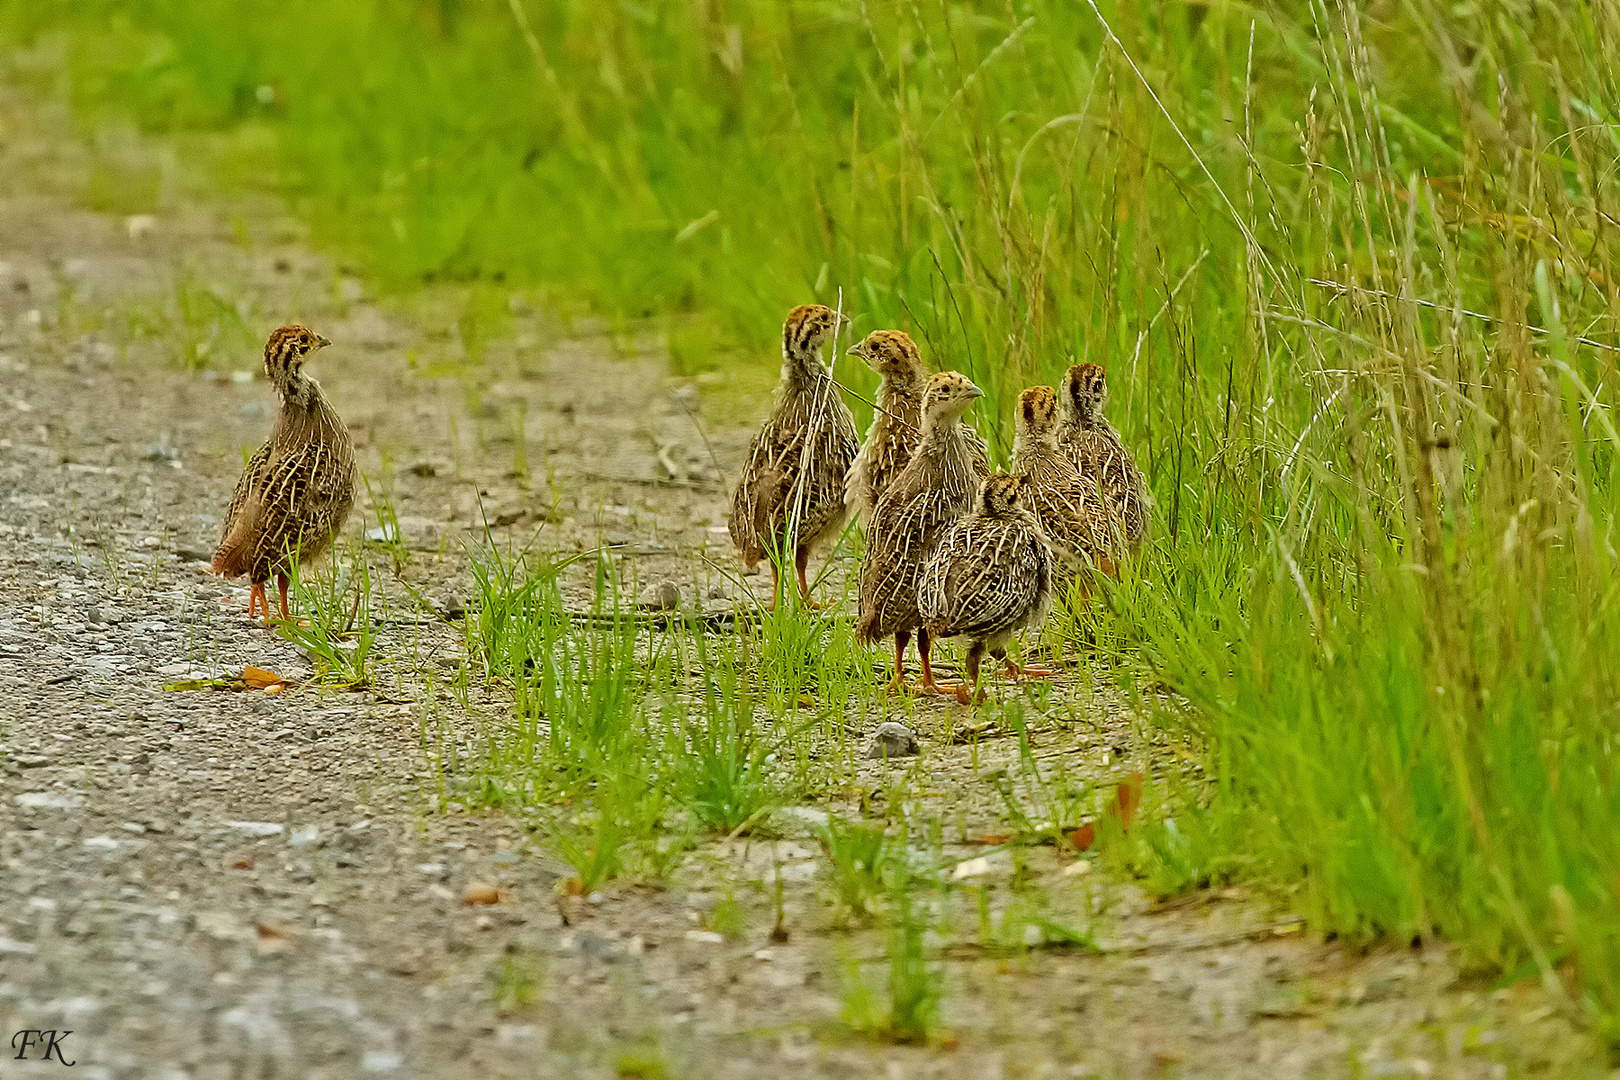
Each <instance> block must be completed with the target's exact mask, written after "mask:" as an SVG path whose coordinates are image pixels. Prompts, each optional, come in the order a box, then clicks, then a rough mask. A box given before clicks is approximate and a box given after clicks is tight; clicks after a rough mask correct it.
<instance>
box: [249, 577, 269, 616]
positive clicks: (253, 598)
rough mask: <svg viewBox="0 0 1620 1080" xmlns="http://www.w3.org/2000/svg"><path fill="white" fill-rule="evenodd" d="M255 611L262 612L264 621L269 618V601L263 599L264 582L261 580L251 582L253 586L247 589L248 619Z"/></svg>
mask: <svg viewBox="0 0 1620 1080" xmlns="http://www.w3.org/2000/svg"><path fill="white" fill-rule="evenodd" d="M255 611H262V612H264V618H265V621H266V622H268V621H269V620H270V601H269V600H267V599H265V595H264V582H262V581H255V582H254V583H253V587H252V588H251V589H249V590H248V619H249V620H251V619H252V618H253V613H254V612H255Z"/></svg>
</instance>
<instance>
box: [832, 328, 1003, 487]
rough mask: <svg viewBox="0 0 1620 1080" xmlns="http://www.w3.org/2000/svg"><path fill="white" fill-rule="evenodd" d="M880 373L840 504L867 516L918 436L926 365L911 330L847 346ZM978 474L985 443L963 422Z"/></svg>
mask: <svg viewBox="0 0 1620 1080" xmlns="http://www.w3.org/2000/svg"><path fill="white" fill-rule="evenodd" d="M850 352H851V353H853V354H854V355H856V356H859V357H860V358H861V359H863V360H865V361H866V363H867V365H868V366H869V367H871V369H872V370H873V371H875V372H877V373H878V375H880V376H881V377H882V381H881V382H880V383H879V384H878V390H877V398H876V400H875V404H876V409H875V410H874V412H873V414H872V426H871V427H870V428H868V429H867V432H866V439H865V441H863V442H862V443H861V452H860V454H859V455H857V456H856V458H855V464H854V465H852V466H850V470H849V481H848V483H847V485H846V487H845V503H846V504H847V505H848V506H849V510H850V513H851V514H852V515H854V516H857V517H865V518H869V517H870V516H871V513H872V508H873V507H875V506H876V505H877V501H878V499H879V498H880V497H881V496H882V494H883V492H884V491H886V490H888V487H889V485H890V484H892V483H893V482H894V479H895V477H897V476H899V475H900V472H901V470H902V469H904V468H905V467H906V465H907V463H908V462H910V461H911V457H912V455H913V454H914V453H916V451H917V444H918V443H920V442H921V441H922V399H923V390H924V388H925V387H926V386H927V385H928V368H927V367H926V366H925V365H924V364H923V360H922V354H921V353H920V352H919V351H918V349H917V343H916V342H914V341H913V340H912V339H911V335H910V334H907V333H906V332H905V331H903V330H874V331H872V332H871V333H870V334H868V335H867V336H866V338H865V340H863V341H861V342H860V343H859V344H857V345H855V346H854V347H853V348H851V349H850ZM961 428H962V435H963V437H965V438H966V439H967V440H968V442H969V444H970V445H971V446H972V447H973V450H974V454H975V456H976V458H977V462H978V470H979V472H980V473H981V474H983V473H984V472H986V471H987V470H988V468H989V464H988V459H989V452H988V448H987V447H986V446H985V444H984V440H983V439H982V438H980V436H979V433H978V432H977V431H975V430H974V429H973V428H972V427H970V426H968V425H966V424H962V425H961Z"/></svg>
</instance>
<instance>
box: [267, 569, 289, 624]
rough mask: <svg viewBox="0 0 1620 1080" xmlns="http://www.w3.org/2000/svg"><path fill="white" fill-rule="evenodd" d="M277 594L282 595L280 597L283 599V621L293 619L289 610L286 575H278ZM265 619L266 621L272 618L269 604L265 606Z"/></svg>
mask: <svg viewBox="0 0 1620 1080" xmlns="http://www.w3.org/2000/svg"><path fill="white" fill-rule="evenodd" d="M276 592H277V593H278V594H280V597H281V617H282V618H283V619H290V618H292V612H290V611H288V610H287V575H286V574H277V575H276ZM264 617H265V618H266V619H268V618H270V605H269V604H268V603H267V604H265V606H264Z"/></svg>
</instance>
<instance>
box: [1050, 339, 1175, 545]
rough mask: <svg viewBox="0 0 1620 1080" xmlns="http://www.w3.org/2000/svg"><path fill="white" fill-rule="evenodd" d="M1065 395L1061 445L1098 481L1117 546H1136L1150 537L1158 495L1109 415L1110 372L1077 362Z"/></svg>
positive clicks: (1066, 381)
mask: <svg viewBox="0 0 1620 1080" xmlns="http://www.w3.org/2000/svg"><path fill="white" fill-rule="evenodd" d="M1061 397H1062V399H1063V422H1062V424H1060V425H1059V427H1058V445H1059V446H1061V447H1062V448H1063V451H1064V452H1065V453H1066V454H1068V455H1069V458H1070V460H1072V461H1073V462H1074V463H1075V466H1076V467H1077V468H1078V469H1079V470H1080V471H1081V472H1082V473H1084V474H1085V475H1086V476H1089V477H1091V478H1092V479H1093V480H1094V481H1096V483H1097V490H1098V492H1099V493H1100V494H1101V495H1102V500H1103V505H1104V506H1105V507H1106V508H1107V510H1108V526H1109V530H1110V532H1111V533H1112V534H1113V544H1112V546H1113V547H1114V549H1116V550H1123V549H1127V548H1128V549H1129V550H1131V551H1135V550H1137V549H1138V548H1140V547H1141V546H1142V541H1143V540H1145V539H1147V534H1148V527H1149V525H1150V523H1151V521H1152V500H1151V498H1150V496H1149V495H1148V488H1147V483H1146V481H1144V480H1143V478H1142V473H1141V470H1139V469H1138V468H1137V467H1136V462H1135V461H1134V460H1133V459H1132V458H1131V452H1130V451H1129V450H1127V449H1126V448H1125V441H1124V440H1123V439H1121V438H1120V437H1119V432H1117V431H1115V430H1114V426H1113V425H1112V424H1110V423H1109V422H1108V418H1107V417H1105V416H1104V415H1103V406H1104V405H1105V404H1107V402H1108V375H1107V373H1106V372H1105V371H1104V370H1103V367H1102V365H1101V364H1075V365H1074V366H1072V367H1071V368H1069V370H1068V372H1067V373H1066V374H1065V375H1064V377H1063V388H1062V394H1061ZM1121 540H1123V543H1121Z"/></svg>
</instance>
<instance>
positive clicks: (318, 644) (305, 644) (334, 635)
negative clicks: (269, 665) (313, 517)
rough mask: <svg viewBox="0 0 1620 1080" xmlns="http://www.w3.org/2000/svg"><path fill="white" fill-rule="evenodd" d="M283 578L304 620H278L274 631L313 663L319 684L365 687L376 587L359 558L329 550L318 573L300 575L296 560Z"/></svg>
mask: <svg viewBox="0 0 1620 1080" xmlns="http://www.w3.org/2000/svg"><path fill="white" fill-rule="evenodd" d="M340 554H341V555H346V556H347V557H340ZM288 576H289V577H291V578H292V587H291V589H290V590H289V591H290V593H291V594H292V595H293V596H295V597H297V599H298V604H299V608H300V609H301V610H302V611H303V612H304V618H303V619H298V618H292V619H284V620H282V621H281V622H280V623H279V624H278V626H277V633H279V634H280V635H281V636H282V637H284V638H286V639H287V640H288V641H290V642H292V643H293V644H294V645H296V646H298V647H299V648H300V649H302V650H303V651H304V653H305V654H306V655H307V656H308V657H309V658H310V660H312V661H313V662H314V664H315V669H316V677H317V678H318V679H319V680H320V682H321V683H322V684H324V685H327V686H335V687H340V688H342V689H346V690H358V689H361V688H363V687H365V686H368V685H370V660H371V647H372V645H373V643H374V642H375V641H376V637H377V629H376V626H375V625H374V623H373V621H372V609H371V605H372V602H373V596H374V588H375V586H374V584H373V582H372V580H371V566H370V564H368V563H367V562H366V560H365V558H364V556H363V555H362V554H361V553H360V552H346V553H339V552H334V553H333V555H332V561H331V567H330V569H329V570H328V571H326V572H324V573H317V574H308V573H305V572H304V568H302V567H300V566H299V565H298V564H297V562H296V561H295V562H294V563H293V565H292V566H291V567H290V568H289V571H288ZM306 622H307V624H308V625H305V623H306Z"/></svg>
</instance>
